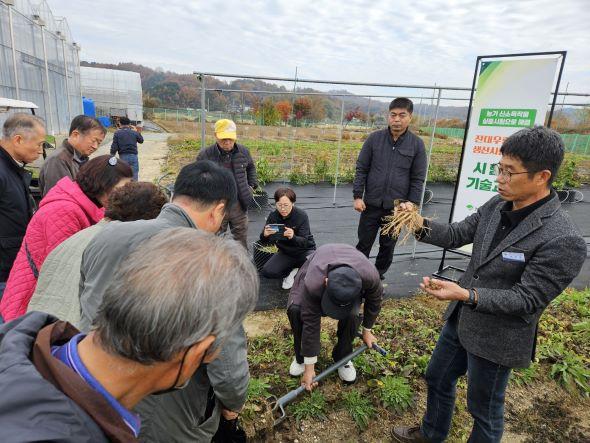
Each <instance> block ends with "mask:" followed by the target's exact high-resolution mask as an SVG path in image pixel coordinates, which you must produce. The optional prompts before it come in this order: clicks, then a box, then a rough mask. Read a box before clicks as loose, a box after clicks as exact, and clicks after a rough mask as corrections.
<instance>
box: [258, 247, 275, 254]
mask: <svg viewBox="0 0 590 443" xmlns="http://www.w3.org/2000/svg"><path fill="white" fill-rule="evenodd" d="M256 248H257V249H258V250H259V251H260V252H264V253H266V254H276V253H277V252H279V248H278V247H277V245H266V246H261V245H258V246H257V247H256Z"/></svg>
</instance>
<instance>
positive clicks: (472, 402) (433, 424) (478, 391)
mask: <svg viewBox="0 0 590 443" xmlns="http://www.w3.org/2000/svg"><path fill="white" fill-rule="evenodd" d="M465 309H467V308H465ZM457 322H458V319H457V315H456V314H453V315H452V316H451V318H450V319H449V320H448V321H447V323H446V324H445V326H444V327H443V329H442V332H441V334H440V337H439V339H438V342H437V343H436V347H435V348H434V352H433V353H432V357H431V358H430V362H429V363H428V369H427V370H426V382H427V384H428V398H427V403H426V414H425V415H424V419H423V420H422V433H423V434H424V436H425V437H426V438H427V439H429V440H430V441H432V442H442V441H444V440H445V439H446V437H447V435H448V433H449V430H450V428H451V419H452V418H453V410H454V407H455V391H456V385H457V379H458V378H459V377H461V376H462V375H465V373H467V409H468V410H469V413H470V414H471V416H472V417H473V419H474V423H473V428H472V429H471V436H470V437H469V440H468V441H469V442H471V443H479V442H482V443H483V442H486V443H487V442H499V441H500V440H501V438H502V433H503V432H504V395H505V393H506V386H507V385H508V379H509V377H510V368H508V367H506V366H502V365H499V364H496V363H493V362H491V361H489V360H486V359H485V358H481V357H478V356H476V355H473V354H471V353H469V352H467V351H466V350H465V348H463V346H462V345H461V343H460V342H459V336H458V334H457Z"/></svg>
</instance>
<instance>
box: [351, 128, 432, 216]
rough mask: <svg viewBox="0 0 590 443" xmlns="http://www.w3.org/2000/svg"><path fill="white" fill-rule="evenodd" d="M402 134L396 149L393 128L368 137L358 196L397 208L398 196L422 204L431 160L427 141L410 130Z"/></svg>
mask: <svg viewBox="0 0 590 443" xmlns="http://www.w3.org/2000/svg"><path fill="white" fill-rule="evenodd" d="M401 137H402V139H401V140H398V143H396V145H397V146H396V147H395V148H394V147H393V138H392V137H391V133H390V132H389V128H385V129H381V130H379V131H375V132H373V133H372V134H371V135H369V137H368V138H367V139H366V140H365V143H363V148H362V149H361V152H360V154H359V156H358V159H357V162H356V174H355V176H354V183H353V197H354V198H363V200H364V201H365V203H366V204H368V205H371V206H383V207H384V208H385V209H391V208H393V201H394V200H396V199H400V200H409V201H411V202H414V203H418V204H419V203H420V196H421V195H422V187H423V185H424V180H425V178H426V166H427V160H428V159H427V157H426V150H425V149H424V142H423V141H422V139H421V138H420V137H418V136H417V135H414V134H412V133H411V132H410V131H409V130H407V131H406V132H405V133H404V134H403V135H402V136H401ZM363 193H364V197H363Z"/></svg>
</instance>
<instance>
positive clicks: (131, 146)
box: [111, 127, 143, 155]
mask: <svg viewBox="0 0 590 443" xmlns="http://www.w3.org/2000/svg"><path fill="white" fill-rule="evenodd" d="M138 143H143V136H142V135H141V134H140V133H139V132H137V131H135V130H133V129H131V128H129V127H125V128H121V129H117V130H116V131H115V134H114V135H113V143H111V155H115V154H116V153H117V152H118V153H119V154H135V155H137V144H138Z"/></svg>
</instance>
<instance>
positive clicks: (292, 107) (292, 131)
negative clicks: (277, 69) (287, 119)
mask: <svg viewBox="0 0 590 443" xmlns="http://www.w3.org/2000/svg"><path fill="white" fill-rule="evenodd" d="M298 69H299V68H298V67H297V66H295V79H294V81H293V93H292V95H291V115H292V116H293V118H291V130H290V131H289V145H290V146H291V160H290V165H289V169H290V172H293V163H295V146H294V143H293V139H294V135H295V128H294V127H293V121H294V120H295V114H294V111H295V96H296V95H297V73H298Z"/></svg>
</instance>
